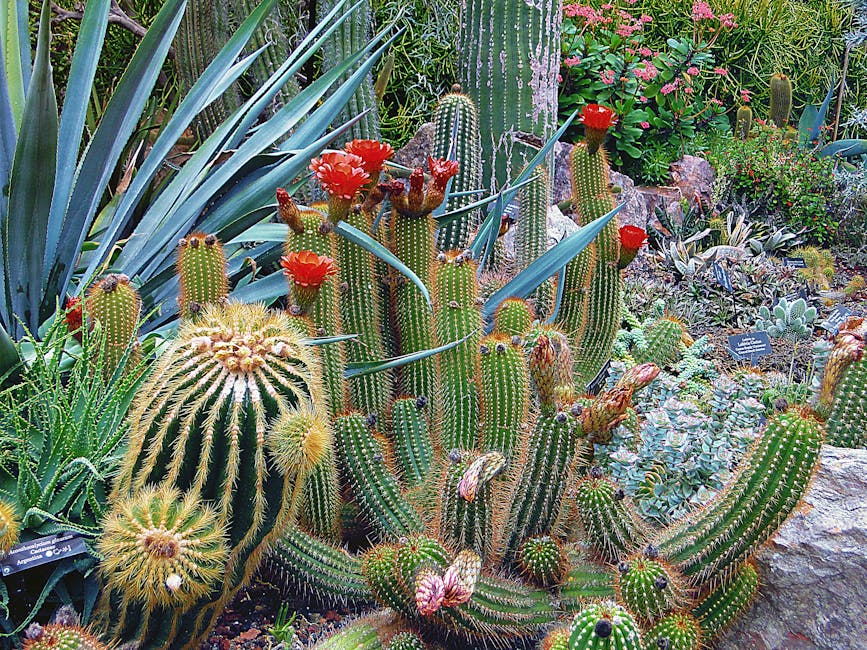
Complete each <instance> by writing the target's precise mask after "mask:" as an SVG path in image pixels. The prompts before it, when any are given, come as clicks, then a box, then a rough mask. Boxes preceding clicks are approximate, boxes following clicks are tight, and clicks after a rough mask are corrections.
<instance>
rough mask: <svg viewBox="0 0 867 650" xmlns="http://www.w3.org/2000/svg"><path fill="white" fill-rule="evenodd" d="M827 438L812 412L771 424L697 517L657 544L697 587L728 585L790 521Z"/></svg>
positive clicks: (792, 414) (780, 417)
mask: <svg viewBox="0 0 867 650" xmlns="http://www.w3.org/2000/svg"><path fill="white" fill-rule="evenodd" d="M823 438H824V434H823V431H822V429H821V427H820V425H819V423H818V422H817V421H816V420H815V419H814V418H813V416H812V415H811V414H810V413H808V412H806V411H805V412H803V413H801V412H799V411H797V410H794V409H792V410H789V411H788V412H786V413H781V414H778V415H777V416H775V417H774V418H773V419H771V420H770V421H769V422H768V425H767V427H766V428H765V431H764V433H763V434H762V436H761V438H759V440H757V441H756V444H755V446H754V447H753V449H752V450H751V452H750V453H749V454H748V456H747V457H746V458H744V459H743V460H742V461H741V469H740V471H739V473H738V475H737V476H736V477H735V479H733V480H732V482H731V483H729V485H728V487H727V489H725V490H723V491H722V492H721V493H720V494H719V495H718V496H717V498H716V499H714V501H713V502H711V503H710V504H709V505H708V506H707V507H706V508H705V509H704V510H702V511H701V512H700V513H699V514H698V515H697V516H694V517H690V518H689V520H688V521H684V522H683V523H681V524H679V525H676V526H673V527H671V528H670V529H668V530H666V531H663V533H662V534H661V535H660V536H659V537H658V539H657V540H656V541H655V542H654V544H655V545H656V546H658V547H659V551H660V554H662V555H663V556H664V557H665V558H666V559H667V560H668V561H669V562H672V563H674V564H676V565H677V567H678V568H679V569H680V571H681V572H682V573H683V574H684V575H685V576H687V577H688V578H689V579H690V581H691V582H692V583H693V584H694V585H704V584H708V583H711V582H713V581H717V580H725V579H726V578H727V577H728V576H729V575H730V574H731V572H732V571H734V569H735V568H736V567H737V566H738V564H740V563H741V562H742V561H743V560H745V559H747V558H748V557H749V556H750V555H751V554H752V553H753V552H754V551H755V549H756V548H758V546H759V545H761V544H763V543H764V542H765V541H766V540H767V539H768V537H769V536H770V535H771V534H773V532H774V531H775V530H776V529H777V528H778V527H779V525H780V524H781V523H782V522H783V521H784V520H785V519H786V517H788V516H789V514H790V513H791V512H792V510H793V509H794V508H795V506H796V505H797V503H798V501H799V500H800V498H801V495H802V494H803V493H804V490H806V488H807V485H808V484H809V481H810V479H811V478H812V473H813V467H814V466H815V463H816V460H817V459H818V455H819V450H820V448H821V445H822V442H823Z"/></svg>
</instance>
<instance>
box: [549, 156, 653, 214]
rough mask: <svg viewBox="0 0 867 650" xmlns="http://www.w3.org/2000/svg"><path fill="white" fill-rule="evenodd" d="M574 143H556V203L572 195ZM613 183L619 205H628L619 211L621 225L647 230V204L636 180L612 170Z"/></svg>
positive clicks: (554, 189) (554, 191)
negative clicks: (570, 157) (570, 175)
mask: <svg viewBox="0 0 867 650" xmlns="http://www.w3.org/2000/svg"><path fill="white" fill-rule="evenodd" d="M571 149H572V145H570V144H568V143H566V142H558V143H557V144H556V145H554V184H553V187H552V196H553V201H554V203H560V202H562V201H565V200H566V199H568V198H569V197H571V196H572V181H571V180H570V179H569V151H570V150H571ZM611 184H612V185H614V186H616V187H617V188H619V191H618V192H617V194H616V195H615V197H616V198H617V203H618V205H619V204H621V203H625V204H626V206H625V207H624V208H623V209H622V210H621V211H620V212H619V213H618V215H617V221H618V222H619V223H620V225H621V226H623V225H626V224H629V225H632V226H638V227H639V228H643V229H644V230H647V215H648V210H647V204H646V202H645V200H644V198H643V197H642V196H641V194H640V193H639V192H638V191H637V190H636V189H635V182H634V181H633V180H632V179H631V178H629V176H626V175H625V174H621V173H619V172H616V171H612V172H611Z"/></svg>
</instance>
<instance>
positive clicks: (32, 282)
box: [0, 0, 384, 367]
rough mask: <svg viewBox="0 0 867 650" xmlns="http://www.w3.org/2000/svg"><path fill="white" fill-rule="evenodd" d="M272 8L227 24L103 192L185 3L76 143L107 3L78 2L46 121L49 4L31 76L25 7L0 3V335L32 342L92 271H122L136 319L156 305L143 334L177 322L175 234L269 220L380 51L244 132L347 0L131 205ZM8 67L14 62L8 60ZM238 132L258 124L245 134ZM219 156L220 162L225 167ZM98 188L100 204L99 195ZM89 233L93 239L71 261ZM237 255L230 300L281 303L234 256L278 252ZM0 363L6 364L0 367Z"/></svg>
mask: <svg viewBox="0 0 867 650" xmlns="http://www.w3.org/2000/svg"><path fill="white" fill-rule="evenodd" d="M276 1H277V0H264V2H262V3H261V4H260V5H259V6H258V7H257V8H256V9H254V10H253V11H252V12H251V13H250V15H249V17H247V19H246V20H244V22H243V23H242V24H241V25H240V26H239V28H238V29H237V31H236V32H235V34H234V35H233V36H232V37H231V38H230V39H229V41H228V42H227V43H226V45H225V46H224V47H223V48H222V49H221V50H220V51H219V52H218V53H217V55H216V56H215V57H214V59H213V60H212V61H211V63H210V65H208V67H207V68H206V69H205V70H204V72H203V73H202V75H201V76H200V77H199V79H198V81H196V82H195V83H194V84H193V85H192V87H191V88H190V90H189V92H188V93H187V94H186V96H185V97H184V98H183V99H182V100H181V101H180V102H179V104H178V106H177V108H176V109H175V111H174V113H173V114H172V115H171V116H170V117H169V118H168V119H167V121H166V122H165V123H164V124H163V127H162V130H161V132H160V134H159V135H158V137H157V138H156V140H155V141H154V142H153V145H152V147H151V148H150V150H149V152H148V154H147V156H146V157H145V159H144V161H143V162H142V163H141V164H140V166H139V168H138V170H137V173H136V174H135V176H134V177H133V179H132V181H131V183H130V184H129V186H128V187H127V188H126V190H125V191H124V192H118V193H114V192H113V191H112V188H110V187H109V179H110V177H111V175H112V172H113V171H114V169H115V168H116V166H117V165H118V163H119V161H120V159H121V156H122V154H123V152H124V149H125V147H126V144H127V142H128V140H129V139H130V137H131V136H132V134H133V132H134V131H135V129H136V128H137V127H138V124H139V119H140V116H141V115H142V112H143V111H144V109H145V105H146V103H147V100H148V97H149V96H150V93H151V90H152V89H153V86H154V83H155V82H156V79H157V76H158V75H159V72H160V69H161V67H162V65H163V62H164V61H165V58H166V56H167V55H168V52H169V48H170V46H171V43H172V39H173V37H174V35H175V32H176V31H177V29H178V25H179V24H180V21H181V18H182V16H183V12H184V9H185V7H186V4H187V3H186V0H167V1H166V2H165V4H164V5H163V7H162V9H161V10H160V12H159V14H158V15H157V17H156V18H155V20H154V23H153V25H152V27H151V29H149V30H148V32H147V33H146V35H145V36H144V38H143V39H142V41H141V43H140V45H139V47H138V49H137V50H136V53H135V55H134V56H133V57H132V59H131V60H130V62H129V64H128V66H127V68H126V71H125V73H124V74H123V75H122V77H121V79H120V80H119V81H118V84H117V86H116V88H115V90H114V93H113V95H112V96H111V98H110V99H109V101H108V102H107V105H106V108H105V110H104V112H103V114H102V117H101V119H100V121H99V123H98V125H97V127H96V129H95V130H94V131H93V133H92V134H89V137H88V134H87V133H86V131H85V117H86V113H87V106H88V102H89V101H90V97H91V89H92V86H93V79H94V75H95V71H96V65H97V61H98V59H99V53H100V50H101V47H102V43H103V40H104V36H105V30H106V26H107V23H108V14H109V9H110V6H111V3H110V2H109V0H94V1H93V2H88V3H87V4H86V8H85V11H84V16H83V18H82V22H81V29H80V32H79V37H78V41H77V43H76V47H75V51H74V54H73V57H72V64H71V68H70V72H69V84H68V86H67V88H66V91H65V95H64V102H63V110H62V112H61V113H60V114H59V115H58V110H57V102H56V99H55V90H54V87H53V80H52V74H51V64H50V61H49V57H48V53H49V47H50V38H51V34H50V17H51V15H50V12H51V10H50V4H49V2H47V1H46V2H44V4H43V7H42V11H41V14H40V20H39V33H38V37H37V39H36V42H37V47H36V57H35V60H34V62H33V66H32V70H31V69H30V66H28V65H27V64H26V63H27V57H26V56H20V55H19V56H18V57H17V58H16V56H15V55H16V53H18V52H19V51H20V50H21V49H24V48H26V47H27V44H28V43H29V35H28V34H27V25H26V21H25V22H24V23H23V24H22V21H21V20H20V19H19V18H20V15H21V12H24V15H25V16H26V7H27V5H26V3H24V2H23V1H22V0H17V2H10V3H6V4H5V5H4V6H6V7H7V10H6V11H4V12H2V14H0V21H3V24H2V25H0V28H2V29H3V34H4V36H8V38H7V39H4V50H5V51H4V54H5V56H6V66H5V67H4V68H3V69H2V70H0V77H2V78H0V135H2V137H0V180H2V183H3V184H4V185H6V186H8V200H3V201H0V223H2V224H3V225H4V227H3V229H2V237H0V258H2V260H3V273H2V274H0V328H3V330H4V331H2V332H0V339H2V338H3V337H4V336H5V332H6V331H8V332H9V333H10V334H11V335H12V337H14V338H20V337H21V336H22V335H23V334H24V331H25V329H28V330H30V331H32V332H37V331H38V329H39V327H40V326H41V325H42V324H43V323H45V322H46V321H47V320H48V319H49V318H50V317H51V315H52V314H53V313H54V312H55V310H56V307H57V302H58V298H59V297H60V298H61V300H62V296H63V295H64V294H66V293H67V292H69V293H71V294H75V295H77V294H79V293H81V292H82V291H83V290H84V289H85V288H86V285H87V284H88V282H89V280H90V279H91V278H93V277H94V276H95V275H96V274H97V272H101V271H103V270H104V267H105V266H106V265H111V266H112V267H113V268H115V269H117V270H118V271H123V272H124V273H126V274H127V275H128V276H129V277H130V278H132V281H133V283H134V284H136V285H138V287H139V289H140V292H141V295H142V298H143V303H144V312H145V313H151V312H152V311H153V307H154V306H155V305H157V304H164V308H163V309H162V311H161V312H160V313H159V315H157V316H155V317H153V318H151V319H150V320H149V322H148V323H147V324H146V326H145V329H144V331H149V330H151V329H153V328H155V327H158V326H160V325H165V324H166V323H168V322H169V321H171V320H172V319H174V318H175V317H176V315H177V307H176V306H175V304H174V303H173V302H172V301H171V300H169V299H168V298H170V297H173V296H174V295H176V292H177V284H176V283H177V280H176V279H175V278H174V274H173V271H172V268H171V267H172V264H173V262H174V259H173V256H174V244H175V243H176V242H177V241H178V239H179V238H180V237H182V236H184V235H186V234H187V233H189V232H191V231H193V230H195V229H201V230H205V231H207V232H210V233H214V234H216V235H218V236H220V237H221V238H222V239H223V240H224V241H227V240H229V239H231V238H232V237H234V236H236V235H237V234H239V233H240V232H242V231H243V230H244V229H245V228H247V227H248V226H250V225H252V224H254V223H256V222H258V221H261V220H263V219H265V218H267V217H268V216H269V214H270V213H271V212H273V210H274V205H273V204H272V203H271V202H272V201H273V190H274V187H275V186H276V185H278V184H280V181H282V180H283V179H285V178H292V177H294V176H296V175H298V174H299V173H300V172H302V171H303V170H304V168H305V167H306V165H307V163H308V161H309V159H310V158H311V157H312V156H314V155H316V154H317V153H318V152H319V151H320V150H321V149H323V148H324V147H325V146H326V145H327V143H328V142H329V140H330V139H331V138H333V137H335V136H336V135H338V134H339V133H341V132H343V131H344V130H345V129H346V128H348V125H343V126H342V127H338V128H336V129H335V130H333V131H331V132H328V128H329V126H330V125H331V123H332V122H333V120H334V118H335V117H336V116H337V115H338V114H339V112H340V110H341V109H342V108H343V105H344V104H345V103H346V101H347V100H348V99H349V97H351V95H352V94H353V92H354V90H355V88H356V87H357V85H358V84H359V83H361V81H362V79H363V78H364V77H365V76H366V75H367V74H368V73H369V71H370V68H371V67H372V66H373V64H374V62H375V60H376V58H377V57H378V56H379V54H380V53H381V52H382V47H380V48H379V49H378V50H376V51H374V49H375V45H376V43H378V41H379V40H380V39H381V38H382V34H379V35H377V36H375V37H374V39H373V40H372V41H371V43H370V44H368V45H367V46H366V47H365V48H364V49H363V50H361V51H360V52H356V53H355V54H353V55H352V56H350V57H348V58H347V59H346V61H344V63H343V65H340V66H337V67H335V68H334V69H332V70H330V71H328V72H327V73H325V74H324V75H322V76H321V77H320V78H319V79H317V80H315V81H313V82H312V83H311V84H310V85H309V86H308V87H307V88H305V89H304V90H303V91H301V92H300V93H299V94H298V95H297V96H296V97H294V98H293V99H292V100H291V101H290V102H289V103H287V104H286V105H285V106H284V107H283V108H282V109H281V110H279V111H278V112H276V113H275V114H274V115H273V116H272V117H271V118H270V119H269V120H268V122H267V123H265V124H261V125H256V122H257V119H258V118H259V117H260V115H261V114H262V112H263V111H264V110H265V109H266V108H267V107H268V106H269V104H271V102H272V100H273V99H274V97H275V96H276V95H277V93H279V91H280V89H281V88H282V87H283V86H284V84H285V83H286V81H287V80H288V79H290V78H291V77H292V76H293V75H294V74H295V73H296V72H297V71H298V70H299V69H300V68H301V67H302V66H303V65H304V64H305V63H306V62H307V61H308V60H309V59H310V57H311V56H313V55H314V53H315V52H316V51H317V50H318V49H319V48H320V47H321V45H322V43H323V40H324V39H325V38H327V37H328V36H329V35H330V34H331V33H333V32H334V30H335V29H337V28H338V27H339V26H340V25H341V24H342V23H343V21H345V20H346V19H347V18H348V17H349V16H351V15H352V14H353V12H354V11H355V10H357V8H358V6H359V4H360V3H355V4H352V2H350V1H349V0H340V1H339V2H337V3H336V5H335V7H334V10H333V11H332V12H330V13H329V14H328V15H327V16H326V17H325V20H324V21H323V22H322V23H321V24H319V25H317V26H316V27H314V28H313V29H312V30H311V32H310V33H309V34H308V35H307V36H306V37H305V38H304V39H303V41H302V42H301V43H300V44H299V45H298V47H297V48H296V49H295V50H294V51H293V52H292V53H291V54H290V55H289V56H288V57H287V58H286V60H285V61H284V62H283V64H282V65H281V66H280V67H279V69H277V70H276V71H275V72H274V74H273V75H272V76H271V77H270V78H269V79H268V80H267V81H266V82H265V83H264V84H263V85H262V86H261V87H260V88H258V89H257V90H256V92H255V93H254V94H253V95H252V97H250V98H249V99H248V100H247V101H246V102H245V103H244V104H243V105H242V106H241V107H240V108H239V109H238V110H236V111H235V112H234V113H233V114H232V115H230V116H229V117H228V118H227V119H226V120H225V121H224V122H223V123H222V124H220V125H219V126H218V127H217V128H216V129H215V130H214V132H213V133H212V134H211V136H210V137H208V138H207V139H206V140H205V141H204V142H203V143H202V144H201V146H200V147H199V148H198V149H197V150H196V151H195V152H194V153H193V155H192V156H191V158H190V159H189V160H188V161H187V162H186V164H185V165H184V166H183V167H182V168H181V169H180V170H178V171H177V172H176V173H174V175H173V176H171V177H170V179H169V180H168V181H167V182H165V183H164V185H163V186H162V187H161V190H160V191H159V193H158V195H157V196H156V198H155V199H153V201H152V202H150V204H148V203H147V201H146V197H147V196H148V194H149V193H150V192H151V190H152V184H153V182H154V179H155V176H156V174H157V172H158V171H159V170H160V169H162V168H163V163H164V160H165V158H166V156H167V155H168V153H169V151H170V150H171V148H172V147H173V146H174V144H175V143H176V142H177V140H178V138H179V137H180V136H181V134H183V133H184V131H185V130H186V129H187V128H188V127H189V126H190V124H191V123H192V121H193V120H194V119H195V117H196V116H197V115H198V114H199V113H200V112H201V111H202V110H204V109H205V108H206V107H207V106H208V105H210V104H211V103H213V102H214V101H215V100H216V99H217V98H218V97H219V96H220V95H221V94H222V93H223V92H224V91H226V90H227V89H228V88H229V87H230V86H231V84H232V83H233V82H234V81H235V80H237V79H238V78H239V77H240V76H241V75H242V74H243V73H244V72H245V71H246V70H247V69H248V68H249V66H251V65H252V64H253V63H254V62H255V61H256V58H257V57H258V56H259V55H260V54H261V53H262V52H263V51H264V48H261V49H259V50H257V51H255V52H253V53H252V54H250V55H247V56H242V53H243V51H244V48H245V46H246V45H247V43H248V41H249V40H250V39H251V37H252V36H253V35H254V33H255V32H256V29H257V28H258V27H259V25H260V24H261V22H262V21H263V20H264V19H265V17H266V16H267V15H268V13H269V11H270V10H271V9H272V8H273V7H274V6H275V4H276ZM9 7H12V8H14V9H16V11H10V10H9ZM16 39H17V40H16ZM15 43H19V44H21V45H20V47H16V46H15ZM383 47H384V46H383ZM239 57H241V58H240V59H239ZM19 59H20V60H21V61H22V63H21V64H20V65H19V64H17V63H16V61H17V60H19ZM353 66H354V67H355V68H356V71H355V72H354V73H353V74H352V75H351V76H350V77H349V79H348V80H347V81H346V83H343V84H342V85H341V86H340V87H339V88H338V89H337V90H336V91H335V92H333V93H332V94H331V95H330V96H329V97H328V99H327V100H325V101H321V100H322V98H323V97H324V96H325V95H326V93H327V92H328V91H329V90H330V89H331V88H332V86H334V85H335V82H336V81H337V80H338V79H340V78H341V75H342V74H343V73H344V72H346V70H348V69H350V68H352V67H353ZM19 68H20V72H19ZM254 125H256V126H258V127H259V128H257V130H255V131H253V130H252V129H253V127H254ZM290 132H291V135H289V136H288V137H286V135H287V134H288V133H290ZM283 138H285V139H283ZM278 143H279V144H278ZM60 145H62V146H60ZM229 152H232V155H231V156H230V157H228V159H226V157H227V154H228V153H229ZM224 159H225V162H222V161H223V160H224ZM276 179H280V180H279V181H278V180H276ZM112 193H113V194H114V196H113V198H112V199H111V200H110V201H108V202H107V203H106V202H105V200H104V197H105V196H106V195H107V194H112ZM217 197H219V199H218V200H215V199H217ZM136 220H138V223H136ZM95 224H101V225H100V226H96V225H95ZM104 224H107V225H104ZM130 231H132V235H131V236H130V237H129V238H128V239H127V241H126V243H125V245H124V246H123V248H122V249H121V251H120V253H119V254H116V253H117V248H118V241H119V240H120V239H121V237H122V236H125V235H126V234H127V233H129V232H130ZM89 238H94V239H96V240H98V242H99V245H98V246H96V248H95V249H94V250H90V251H88V252H86V253H82V246H83V244H84V242H85V241H86V240H87V239H89ZM240 248H241V247H240V246H239V245H236V246H234V247H232V249H231V250H228V251H227V256H228V258H229V269H228V270H229V274H230V278H231V279H232V280H235V281H238V280H239V279H243V281H242V282H240V283H238V282H236V284H240V285H242V286H243V287H244V294H245V295H246V296H249V297H253V298H255V299H274V298H276V297H277V296H279V295H281V294H282V293H283V279H282V277H280V274H279V273H278V274H274V275H272V276H268V277H264V278H260V279H258V280H256V281H253V282H250V280H252V272H251V270H250V265H245V262H244V260H245V259H246V258H249V257H253V258H259V261H260V262H263V263H264V262H267V261H269V260H271V259H274V258H276V257H277V256H278V255H279V247H278V246H275V245H273V244H267V245H265V246H263V247H259V248H255V249H253V250H252V251H250V250H244V251H243V252H241V251H240ZM7 348H8V346H5V348H4V349H7ZM0 358H3V359H5V358H7V355H5V354H3V355H0ZM14 360H15V359H14V358H9V363H13V362H14ZM9 363H7V364H6V366H5V367H8V365H9Z"/></svg>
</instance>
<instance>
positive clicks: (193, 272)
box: [177, 232, 229, 318]
mask: <svg viewBox="0 0 867 650" xmlns="http://www.w3.org/2000/svg"><path fill="white" fill-rule="evenodd" d="M177 269H178V279H179V280H180V283H181V293H180V295H179V296H178V306H179V307H180V312H181V318H189V317H190V316H194V315H195V314H197V313H199V312H200V311H201V310H202V309H203V308H204V307H206V306H207V305H214V304H222V303H223V302H224V301H225V300H226V297H227V296H228V295H229V278H228V277H227V276H226V256H225V254H224V253H223V246H222V244H220V241H219V240H218V239H217V238H216V236H214V235H206V234H204V233H200V232H196V233H193V234H192V235H189V236H187V237H184V238H183V239H181V241H180V243H179V244H178V264H177Z"/></svg>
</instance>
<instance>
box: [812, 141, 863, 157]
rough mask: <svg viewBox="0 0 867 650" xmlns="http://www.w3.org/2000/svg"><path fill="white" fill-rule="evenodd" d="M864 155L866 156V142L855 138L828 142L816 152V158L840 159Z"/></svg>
mask: <svg viewBox="0 0 867 650" xmlns="http://www.w3.org/2000/svg"><path fill="white" fill-rule="evenodd" d="M864 154H867V140H861V139H856V138H851V139H847V140H835V141H834V142H829V143H828V144H826V145H825V146H824V147H821V148H820V149H819V150H818V151H817V152H816V155H817V156H841V157H842V158H851V157H852V156H863V155H864Z"/></svg>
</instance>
